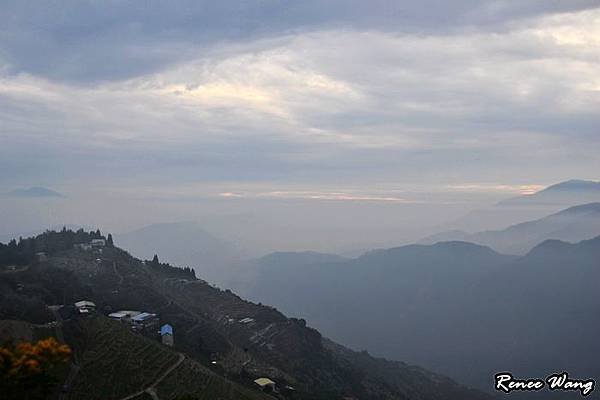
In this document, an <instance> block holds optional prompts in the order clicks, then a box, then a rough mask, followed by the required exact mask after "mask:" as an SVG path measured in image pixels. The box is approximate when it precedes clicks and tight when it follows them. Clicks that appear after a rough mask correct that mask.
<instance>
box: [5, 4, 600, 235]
mask: <svg viewBox="0 0 600 400" xmlns="http://www.w3.org/2000/svg"><path fill="white" fill-rule="evenodd" d="M1 3H2V12H1V13H0V143H1V145H0V192H8V191H11V190H14V189H18V188H27V187H30V186H43V187H48V188H51V189H53V190H57V191H59V192H61V193H63V194H65V199H63V200H58V199H52V200H48V201H51V202H52V203H51V204H49V203H41V204H40V203H39V202H38V203H36V204H33V203H32V204H23V203H22V202H21V203H19V204H16V203H15V202H14V201H12V200H6V199H5V200H2V201H3V202H4V203H3V204H4V206H5V207H4V211H3V212H4V214H3V215H0V216H1V217H2V218H4V221H5V230H8V229H11V230H15V229H18V228H19V227H22V228H23V229H25V227H27V228H32V227H34V226H35V225H36V224H38V225H43V224H48V223H55V222H60V221H64V220H66V219H69V221H68V222H69V223H82V224H84V223H85V224H89V223H94V224H104V225H106V226H108V227H109V228H111V229H117V230H127V229H133V228H134V227H136V226H142V225H144V224H148V223H152V222H166V221H168V220H172V219H177V220H181V219H187V218H192V219H193V218H196V219H197V218H200V217H206V216H210V215H213V214H214V215H217V214H218V215H234V214H236V213H237V214H246V213H251V214H257V213H258V214H260V215H266V214H269V213H270V210H275V209H278V210H280V214H281V215H283V217H282V216H281V215H280V216H278V217H277V218H275V217H273V219H279V220H280V219H281V218H283V219H285V218H286V217H285V216H289V215H290V213H294V212H295V211H294V210H296V209H297V207H296V205H297V204H299V203H301V204H302V207H301V209H302V210H303V213H308V214H309V215H311V216H312V218H313V219H316V220H317V221H316V222H318V221H319V220H320V219H321V217H322V216H323V215H330V213H331V212H337V211H331V209H333V210H338V211H339V210H344V211H339V216H338V217H336V218H337V219H338V220H344V219H347V218H350V219H352V218H354V216H356V214H357V213H358V214H360V215H359V218H358V220H360V219H361V218H362V219H363V220H364V221H369V220H371V217H370V216H374V215H380V216H381V217H378V218H375V219H374V220H375V221H376V222H371V223H372V224H374V225H381V223H385V221H386V220H387V217H386V215H389V208H390V207H396V208H398V209H401V208H402V209H405V210H406V209H410V210H412V209H413V208H414V207H419V206H420V205H422V204H434V203H435V204H436V205H446V206H448V207H449V208H451V209H452V210H453V211H452V212H451V213H450V214H448V215H446V216H445V218H446V219H447V218H451V217H452V218H454V217H456V216H458V215H459V214H460V213H463V212H466V211H468V209H469V207H471V208H472V207H475V205H479V204H480V203H485V202H493V201H497V200H500V199H502V198H506V197H511V196H514V195H516V194H519V193H530V192H532V191H535V190H537V189H539V188H541V187H544V186H546V185H549V184H552V183H555V182H559V181H562V180H566V179H571V178H579V179H594V180H596V179H597V178H598V176H597V171H599V170H600V151H598V150H599V149H600V135H599V134H598V127H599V126H600V114H599V113H598V112H597V110H598V109H600V74H599V73H598V71H600V1H598V0H595V1H590V0H570V1H559V0H514V1H508V0H477V1H475V0H455V1H441V0H424V1H381V0H374V1H369V2H365V1H354V0H348V1H338V0H335V1H334V0H331V1H303V2H298V1H282V0H261V1H219V2H208V1H169V2H158V1H147V2H146V1H145V2H140V1H124V0H118V1H116V0H115V1H66V0H65V1H40V2H33V1H23V0H15V1H12V0H2V1H1ZM69 199H70V200H69ZM61 201H62V202H63V203H62V205H61V203H60V202H61ZM465 203H469V204H470V205H468V206H465V205H464V204H465ZM56 204H58V205H56ZM85 204H89V205H90V207H96V209H97V210H101V209H102V210H103V211H102V212H100V211H98V212H97V213H96V214H95V216H94V218H90V217H89V215H88V214H89V213H86V211H85ZM120 204H129V205H130V206H129V208H127V207H125V206H122V207H119V205H120ZM181 204H186V206H185V207H184V206H181ZM257 204H260V205H259V206H257ZM331 204H334V205H333V206H332V205H331ZM457 204H458V205H457ZM362 206H364V208H363V209H361V210H362V211H360V210H359V211H357V210H356V208H357V207H358V208H359V209H360V207H362ZM278 207H279V208H278ZM403 207H404V208H403ZM407 207H408V208H407ZM119 208H122V209H123V210H122V211H119ZM33 209H35V212H34V211H32V210H33ZM74 209H82V210H81V211H80V212H78V213H75V212H74V211H73V210H74ZM14 210H17V211H14ZM140 210H143V212H142V211H140ZM184 210H185V211H184ZM348 210H351V211H348ZM374 210H375V211H374ZM328 213H329V214H328ZM408 213H409V214H410V213H413V211H409V212H408ZM425 214H428V215H429V214H431V213H430V212H427V213H425ZM303 217H304V215H303V216H298V215H296V216H293V218H292V217H290V218H291V219H290V221H291V220H292V219H294V220H295V221H296V220H298V221H302V220H303V219H304V218H303ZM82 220H83V221H82ZM308 220H311V221H312V219H311V218H308ZM392 220H393V221H395V222H394V223H396V224H397V225H398V224H402V221H404V220H403V219H400V220H394V219H392ZM365 223H366V222H365ZM430 223H431V224H434V218H432V219H431V221H430ZM337 226H345V225H343V224H342V225H337ZM395 226H396V225H395ZM310 243H311V242H310V241H308V242H306V246H308V245H309V244H310Z"/></svg>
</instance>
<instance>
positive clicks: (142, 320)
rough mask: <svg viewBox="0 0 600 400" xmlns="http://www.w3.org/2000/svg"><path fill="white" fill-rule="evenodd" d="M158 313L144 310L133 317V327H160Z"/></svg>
mask: <svg viewBox="0 0 600 400" xmlns="http://www.w3.org/2000/svg"><path fill="white" fill-rule="evenodd" d="M158 323H159V321H158V315H156V314H152V313H147V312H143V313H140V314H138V315H136V316H135V317H132V318H131V324H132V328H133V329H135V330H145V329H156V328H158Z"/></svg>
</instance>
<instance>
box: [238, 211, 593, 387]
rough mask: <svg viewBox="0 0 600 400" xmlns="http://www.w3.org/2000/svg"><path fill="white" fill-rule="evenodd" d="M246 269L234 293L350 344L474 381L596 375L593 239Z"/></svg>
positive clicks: (375, 254)
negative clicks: (244, 281) (525, 248)
mask: <svg viewBox="0 0 600 400" xmlns="http://www.w3.org/2000/svg"><path fill="white" fill-rule="evenodd" d="M594 207H595V206H588V208H594ZM584 208H585V207H584ZM576 211H577V210H570V211H568V212H567V214H570V213H576ZM248 268H256V269H257V271H258V274H257V279H256V280H255V281H254V284H253V285H251V286H246V287H242V286H240V287H236V288H235V289H236V290H237V291H238V292H239V293H240V294H242V295H245V296H248V297H249V298H251V299H253V300H255V301H262V302H265V303H269V304H273V305H275V306H276V307H278V308H280V309H282V310H283V311H285V312H286V313H288V314H290V315H295V316H298V317H303V318H307V319H309V320H310V321H312V322H313V324H314V325H315V326H316V327H317V328H318V329H320V330H321V331H322V332H323V333H324V334H325V335H327V336H329V337H331V338H332V339H335V340H337V341H339V342H341V343H344V344H346V345H349V346H350V347H353V348H356V349H369V351H372V352H373V353H374V354H376V355H382V356H386V357H390V358H397V359H403V360H409V361H410V362H414V363H417V364H419V365H423V366H425V367H427V368H430V369H432V370H435V371H438V372H441V373H444V374H447V375H449V376H451V377H453V378H455V379H457V380H459V381H461V382H466V383H467V384H469V385H474V386H476V387H478V388H480V389H484V390H485V389H488V390H489V389H490V388H491V387H490V379H491V377H493V375H494V374H495V373H496V372H498V371H506V370H508V371H511V372H514V373H515V374H519V375H521V376H528V377H529V376H534V377H536V376H542V377H543V376H545V374H550V373H552V372H556V371H559V372H561V371H563V370H567V371H569V372H570V373H572V374H574V375H579V376H584V377H599V376H600V364H598V362H597V354H598V351H600V343H599V342H598V341H597V337H598V335H600V318H599V317H598V304H600V237H597V238H595V239H592V240H587V241H582V242H579V243H576V244H570V243H567V242H563V241H558V240H549V241H544V242H543V243H541V244H540V245H538V246H536V247H535V248H534V249H533V250H531V251H530V252H529V253H528V254H527V255H525V256H522V257H517V256H506V255H502V254H499V253H497V252H495V251H493V250H491V249H490V248H488V247H484V246H480V245H476V244H471V243H466V242H444V243H437V244H434V245H410V246H404V247H399V248H392V249H387V250H377V251H372V252H369V253H367V254H365V255H363V256H361V257H359V258H356V259H352V260H345V261H337V262H329V263H323V264H309V265H303V266H298V263H294V262H290V263H284V264H281V265H273V264H264V263H263V264H261V263H260V262H259V263H258V265H255V264H253V265H251V266H248ZM544 395H546V396H548V393H544ZM545 398H552V397H545Z"/></svg>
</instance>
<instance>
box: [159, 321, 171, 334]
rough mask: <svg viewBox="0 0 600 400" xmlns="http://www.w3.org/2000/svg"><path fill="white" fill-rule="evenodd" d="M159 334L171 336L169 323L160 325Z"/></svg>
mask: <svg viewBox="0 0 600 400" xmlns="http://www.w3.org/2000/svg"><path fill="white" fill-rule="evenodd" d="M160 335H161V336H164V335H171V336H173V327H172V326H171V325H169V324H165V325H163V326H161V327H160Z"/></svg>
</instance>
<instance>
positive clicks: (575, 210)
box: [552, 202, 600, 216]
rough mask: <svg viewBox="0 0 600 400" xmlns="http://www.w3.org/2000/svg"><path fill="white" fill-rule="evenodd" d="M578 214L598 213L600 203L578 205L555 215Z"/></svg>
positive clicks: (599, 211)
mask: <svg viewBox="0 0 600 400" xmlns="http://www.w3.org/2000/svg"><path fill="white" fill-rule="evenodd" d="M580 213H600V202H595V203H587V204H580V205H578V206H573V207H569V208H567V209H565V210H562V211H559V212H557V213H556V214H553V215H552V216H556V215H572V214H580Z"/></svg>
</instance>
